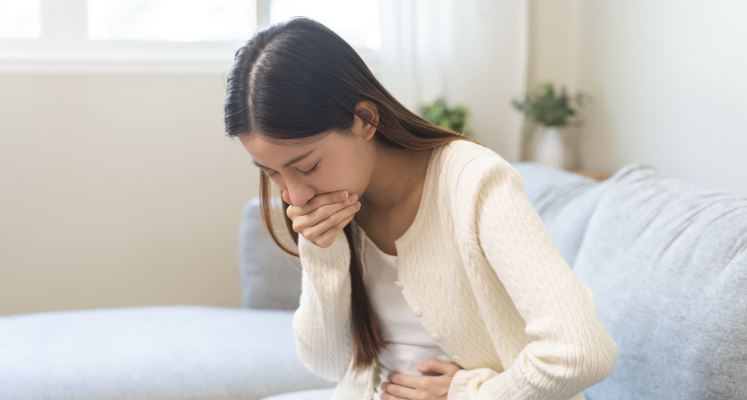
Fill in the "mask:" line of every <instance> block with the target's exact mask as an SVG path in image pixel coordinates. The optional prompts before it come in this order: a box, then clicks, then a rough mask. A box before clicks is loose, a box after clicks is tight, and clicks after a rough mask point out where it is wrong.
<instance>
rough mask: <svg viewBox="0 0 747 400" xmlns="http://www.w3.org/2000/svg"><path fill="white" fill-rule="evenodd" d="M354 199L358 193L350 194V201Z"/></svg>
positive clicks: (356, 198)
mask: <svg viewBox="0 0 747 400" xmlns="http://www.w3.org/2000/svg"><path fill="white" fill-rule="evenodd" d="M356 200H358V195H357V194H351V195H350V201H356Z"/></svg>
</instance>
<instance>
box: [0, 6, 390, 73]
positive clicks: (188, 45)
mask: <svg viewBox="0 0 747 400" xmlns="http://www.w3.org/2000/svg"><path fill="white" fill-rule="evenodd" d="M270 1H272V0H256V6H257V9H256V16H257V25H256V26H257V29H262V28H264V27H267V26H268V25H269V21H270ZM40 10H41V35H40V36H39V37H38V38H23V39H21V38H19V39H2V38H0V72H73V73H76V72H119V73H150V72H154V73H159V72H168V73H216V72H217V73H227V72H228V71H229V70H230V67H231V64H232V63H233V56H234V53H235V52H236V50H237V49H238V48H239V47H241V46H242V45H243V44H244V41H241V40H226V41H199V42H175V41H158V40H153V41H142V40H91V39H89V38H88V33H87V25H88V21H87V0H66V1H59V0H40ZM356 51H357V52H358V54H360V56H361V58H363V60H364V61H365V62H366V64H367V65H368V66H369V68H371V69H372V71H374V72H375V73H376V72H377V71H376V70H378V68H377V64H378V63H377V61H378V56H379V51H378V50H374V49H367V48H364V49H358V48H356Z"/></svg>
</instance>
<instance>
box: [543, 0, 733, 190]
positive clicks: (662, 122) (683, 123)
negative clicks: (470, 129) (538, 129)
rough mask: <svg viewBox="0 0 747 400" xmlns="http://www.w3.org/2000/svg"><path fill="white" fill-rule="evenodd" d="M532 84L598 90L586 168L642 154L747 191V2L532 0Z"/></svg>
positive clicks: (693, 177)
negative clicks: (549, 81) (552, 81)
mask: <svg viewBox="0 0 747 400" xmlns="http://www.w3.org/2000/svg"><path fill="white" fill-rule="evenodd" d="M530 10H531V11H530V16H531V19H530V27H531V35H532V36H533V39H532V40H531V41H530V43H533V45H534V47H533V49H532V51H531V53H530V54H531V58H530V65H532V66H533V69H532V70H530V75H529V83H530V84H532V83H535V82H537V81H539V80H542V79H543V78H553V79H555V80H556V81H564V82H567V83H569V84H570V85H571V87H574V88H577V89H578V88H580V89H584V90H587V91H590V92H591V93H592V94H593V95H595V96H596V98H597V100H596V102H595V103H594V104H593V106H592V107H591V108H589V110H588V111H589V117H590V118H589V120H588V125H587V126H586V128H585V129H584V131H583V134H584V142H583V143H582V145H581V156H582V162H583V167H584V169H588V170H593V171H599V172H606V173H612V172H614V171H616V170H617V169H618V168H620V167H622V166H623V165H625V164H627V163H630V162H634V161H641V162H646V163H649V164H651V165H654V166H655V167H657V168H659V169H660V170H661V171H662V172H664V173H666V174H668V175H671V176H675V177H678V178H682V179H686V180H689V181H692V182H695V183H698V184H700V185H703V186H706V187H711V188H719V189H724V190H728V191H731V192H735V193H740V194H744V195H747V178H745V171H747V161H745V151H747V112H745V108H747V100H746V99H747V75H746V72H745V71H747V25H745V24H744V16H745V15H747V2H744V1H741V0H715V1H705V0H701V1H675V0H668V1H665V0H658V1H650V0H626V1H619V0H594V1H591V0H559V1H538V0H533V1H532V2H531V3H530Z"/></svg>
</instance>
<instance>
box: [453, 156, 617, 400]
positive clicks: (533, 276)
mask: <svg viewBox="0 0 747 400" xmlns="http://www.w3.org/2000/svg"><path fill="white" fill-rule="evenodd" d="M464 173H466V174H468V175H465V177H464V178H462V179H465V184H464V188H465V192H464V193H466V194H465V195H464V196H465V197H463V202H462V203H461V204H460V207H474V208H472V209H471V210H474V213H475V216H474V218H475V219H474V221H473V222H472V221H471V220H470V221H471V222H470V223H471V224H472V225H473V230H474V233H470V234H471V235H472V237H471V239H474V240H469V241H468V242H470V243H467V246H469V247H470V249H469V251H470V252H471V253H474V254H480V253H482V254H483V255H484V257H485V259H486V260H487V261H488V263H489V264H490V266H491V267H492V269H493V270H494V271H495V273H496V274H497V275H498V278H499V279H500V280H501V282H502V283H503V285H504V286H505V288H506V291H507V292H508V294H509V296H511V299H512V300H513V302H514V303H515V305H516V308H517V310H518V311H519V313H520V314H521V316H522V317H523V319H524V321H525V322H526V328H525V332H526V333H527V335H529V336H531V337H534V338H536V339H535V340H534V341H532V342H530V343H529V344H528V345H527V346H526V347H525V348H524V349H523V350H522V351H521V352H520V353H519V355H518V357H517V358H516V360H515V361H514V363H513V364H512V365H511V366H510V367H508V368H507V369H506V370H505V371H503V372H501V373H498V372H496V371H494V370H492V369H490V368H477V369H473V370H465V369H462V370H460V371H458V372H457V373H456V375H455V376H454V379H453V380H452V383H451V386H450V388H449V394H448V400H478V399H486V400H487V399H501V400H519V399H537V400H540V399H542V400H551V399H552V400H568V399H569V398H571V397H573V396H574V395H577V394H578V393H580V392H582V391H583V390H584V389H586V388H588V387H590V386H593V385H594V384H596V383H598V382H601V381H602V380H604V378H606V377H607V376H608V375H609V374H610V373H611V372H612V369H613V366H614V364H615V361H616V359H617V353H618V348H617V345H616V344H615V343H614V342H613V341H612V338H611V337H610V335H609V333H608V332H607V330H606V328H605V327H604V325H603V323H602V321H601V320H600V318H599V316H598V314H597V310H596V303H595V300H594V297H593V294H592V292H591V290H590V289H589V288H588V287H586V286H585V285H584V284H583V283H581V282H580V281H579V280H578V279H577V278H576V276H575V275H574V274H573V272H572V270H571V268H570V266H569V265H568V264H567V263H566V261H565V259H564V258H563V257H562V255H561V254H560V252H559V250H558V249H557V248H556V247H555V244H554V243H553V241H552V239H551V237H550V234H549V233H548V231H547V229H546V228H545V226H544V224H543V223H542V220H541V218H540V216H539V215H538V214H537V212H536V210H535V209H534V207H533V206H532V204H531V203H530V202H529V200H528V199H527V198H526V195H525V193H524V182H523V179H522V177H521V175H520V174H519V173H518V172H517V171H516V169H514V167H513V166H512V165H511V164H510V163H508V162H507V161H506V160H504V159H503V158H502V157H500V156H499V155H497V154H495V155H491V156H487V157H479V158H477V159H475V160H473V161H472V162H471V163H470V165H469V166H468V167H467V168H465V171H464ZM461 185H462V184H461V183H460V186H461Z"/></svg>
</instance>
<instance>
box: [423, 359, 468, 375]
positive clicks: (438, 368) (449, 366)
mask: <svg viewBox="0 0 747 400" xmlns="http://www.w3.org/2000/svg"><path fill="white" fill-rule="evenodd" d="M415 369H417V370H418V371H420V372H431V371H433V372H436V373H439V374H444V375H445V374H451V373H454V372H456V371H458V370H459V369H460V368H459V366H458V365H456V364H453V363H450V362H448V361H444V360H440V359H438V358H429V359H428V360H426V361H425V362H423V363H422V364H418V365H416V366H415Z"/></svg>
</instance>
